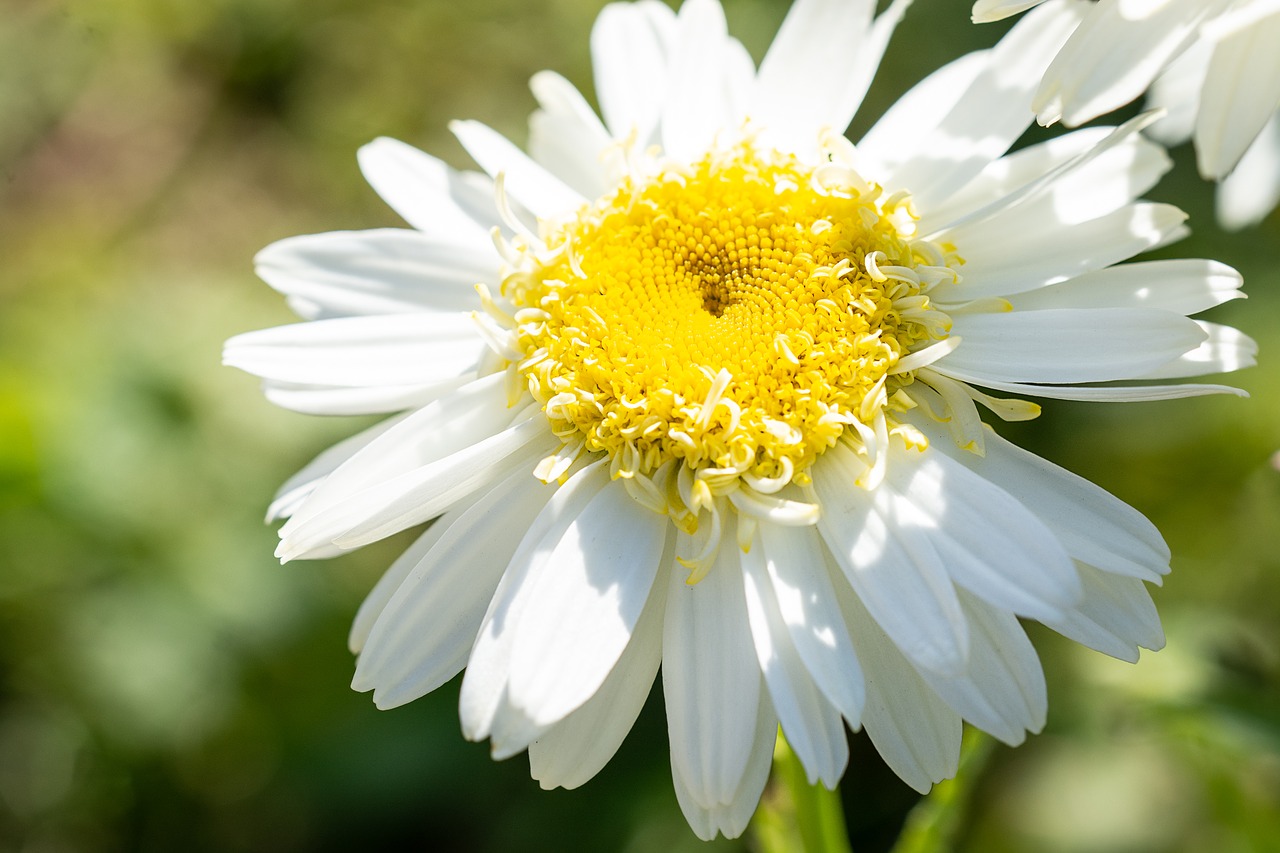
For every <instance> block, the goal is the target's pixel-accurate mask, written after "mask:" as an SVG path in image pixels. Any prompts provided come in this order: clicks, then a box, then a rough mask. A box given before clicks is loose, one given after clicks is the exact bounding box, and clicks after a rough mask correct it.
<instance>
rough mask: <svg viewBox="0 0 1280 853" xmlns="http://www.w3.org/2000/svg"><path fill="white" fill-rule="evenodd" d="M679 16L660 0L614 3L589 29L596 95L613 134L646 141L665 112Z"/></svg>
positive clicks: (643, 142)
mask: <svg viewBox="0 0 1280 853" xmlns="http://www.w3.org/2000/svg"><path fill="white" fill-rule="evenodd" d="M675 23H676V16H675V13H674V12H672V11H671V7H670V6H667V5H666V4H664V3H661V2H659V0H640V2H638V3H610V4H609V5H607V6H605V7H604V9H602V10H601V11H600V15H599V17H597V18H596V23H595V26H594V28H593V29H592V30H591V65H592V67H593V68H594V69H595V83H596V97H597V98H598V99H599V101H600V112H601V114H602V115H603V116H604V121H605V124H606V125H607V126H608V128H609V132H610V133H611V134H612V135H613V137H614V138H615V139H625V138H627V136H628V135H630V134H631V133H633V132H634V133H635V134H636V137H637V142H638V144H639V145H640V147H642V148H643V147H644V146H646V145H648V143H649V142H650V140H651V138H652V136H653V131H654V129H655V128H656V127H657V126H658V119H659V118H660V117H661V115H662V99H663V96H664V94H665V93H666V90H667V78H668V62H669V54H670V51H671V46H670V42H671V39H672V37H673V33H674V30H675Z"/></svg>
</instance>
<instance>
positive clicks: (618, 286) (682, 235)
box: [503, 141, 955, 515]
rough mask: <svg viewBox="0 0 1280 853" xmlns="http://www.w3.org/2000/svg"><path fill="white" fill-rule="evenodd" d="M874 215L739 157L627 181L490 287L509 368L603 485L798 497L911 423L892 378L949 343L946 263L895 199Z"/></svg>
mask: <svg viewBox="0 0 1280 853" xmlns="http://www.w3.org/2000/svg"><path fill="white" fill-rule="evenodd" d="M881 195H882V194H881V191H880V189H879V188H878V187H876V186H874V185H868V184H866V183H865V182H864V181H862V179H861V178H860V177H859V176H858V175H857V174H856V173H854V172H853V171H852V170H851V169H849V168H847V167H844V166H840V165H837V164H836V163H828V164H826V165H824V166H820V167H817V168H815V167H812V166H807V165H805V164H802V163H800V162H798V161H797V160H796V159H795V158H794V157H791V156H788V155H783V154H779V153H777V152H773V151H762V150H758V149H757V148H755V147H754V145H753V144H752V143H751V142H749V141H748V142H743V143H741V144H739V145H737V146H736V147H732V148H729V149H725V150H717V151H713V152H711V153H710V154H708V155H707V156H705V157H704V158H703V159H702V160H700V161H698V162H696V163H694V164H692V165H679V166H677V165H665V166H664V167H662V168H661V169H660V170H658V171H657V173H656V174H654V175H652V176H650V177H647V178H645V179H634V178H633V179H628V180H626V181H624V182H623V183H622V184H621V186H619V187H618V189H617V190H616V191H615V192H614V193H613V194H612V195H610V196H607V197H605V198H603V199H601V200H600V201H598V202H596V203H595V204H593V205H591V206H590V207H587V208H584V209H583V210H582V211H581V212H580V213H579V214H578V215H577V217H576V218H574V219H572V220H571V221H568V222H565V223H561V224H558V225H553V226H548V225H546V224H545V223H544V226H543V229H544V233H543V242H544V243H545V245H546V247H547V250H546V251H545V252H540V253H539V254H538V255H537V256H536V257H532V258H531V259H530V260H529V261H528V262H527V263H525V264H523V265H522V268H521V269H518V270H516V271H514V272H512V273H511V274H510V275H509V276H508V277H507V278H506V279H505V281H504V283H503V292H504V294H505V295H506V296H507V297H508V298H509V299H510V300H511V301H512V302H513V303H514V305H515V306H516V307H517V309H518V310H517V312H516V315H515V318H514V319H515V323H516V325H515V330H514V331H515V339H516V340H517V341H518V349H519V350H520V351H522V352H523V353H524V358H523V359H522V360H520V361H518V363H517V365H516V367H517V369H518V371H519V372H520V374H522V375H523V376H524V378H525V380H526V381H527V383H528V387H529V390H530V391H531V393H532V394H533V396H534V398H535V399H537V400H538V401H539V402H540V403H542V404H543V407H544V411H545V412H546V416H547V418H548V419H549V420H550V422H551V425H552V428H553V429H554V430H555V432H556V433H557V434H558V435H559V436H560V437H561V438H562V439H563V440H564V441H565V442H566V445H569V446H571V447H572V448H574V449H575V450H576V451H579V452H580V451H582V450H585V451H587V452H591V453H605V454H608V455H609V457H610V458H611V464H612V469H613V473H614V475H615V476H620V477H626V478H633V477H637V476H641V477H643V478H653V476H654V474H655V472H658V471H659V470H660V469H662V468H663V466H664V465H667V464H668V463H672V462H674V463H675V467H676V468H683V469H687V472H686V478H687V477H688V476H689V475H692V476H693V477H695V478H696V479H698V480H700V481H702V482H704V483H705V484H706V490H708V491H709V492H710V493H711V494H725V493H728V492H730V491H733V490H735V489H737V488H739V487H740V486H743V485H746V486H749V487H751V488H753V489H756V490H757V491H759V492H762V493H768V492H774V491H777V490H778V489H780V488H781V487H782V486H784V485H786V484H787V483H790V482H798V483H804V482H807V479H808V477H807V474H806V472H807V470H808V468H809V466H810V465H812V464H813V462H814V460H815V459H816V458H817V457H818V456H819V454H821V453H822V452H823V451H824V450H825V449H827V448H829V447H831V446H832V445H833V444H834V443H835V442H836V441H837V440H840V439H841V438H842V436H844V437H846V438H847V439H849V440H852V441H854V442H855V443H856V442H857V440H858V436H859V435H869V434H871V432H872V431H874V430H875V429H876V427H877V423H876V422H877V419H878V418H879V419H881V422H880V424H879V428H880V429H881V430H883V429H884V421H883V418H884V416H885V413H886V412H892V411H893V410H894V409H895V408H905V407H908V406H910V405H912V403H911V402H910V401H909V400H907V399H906V398H905V397H904V396H903V395H901V394H899V393H898V392H899V391H900V390H901V389H902V388H904V387H905V386H907V385H909V384H911V383H912V381H913V379H914V377H913V373H912V370H911V369H902V368H910V363H907V364H904V363H903V361H902V360H903V359H904V358H905V357H906V356H908V355H909V354H910V353H912V352H915V351H917V350H919V349H921V348H923V347H925V346H928V345H929V344H933V343H935V342H937V341H939V340H941V339H943V338H945V337H946V334H947V329H948V327H949V319H948V318H947V317H946V316H945V315H944V314H941V313H939V312H938V311H937V310H936V309H934V308H933V307H932V306H931V305H930V302H929V298H928V295H927V292H928V290H929V289H930V288H931V287H932V286H933V285H934V284H936V283H937V282H939V281H942V280H953V279H954V278H955V274H954V272H953V271H952V270H951V268H950V267H949V266H948V263H954V260H955V259H954V257H953V256H948V255H947V254H946V253H945V252H944V251H943V250H942V249H940V248H939V247H937V246H935V245H933V244H931V243H927V242H925V241H921V240H916V239H914V238H913V237H912V231H913V227H914V217H913V216H912V215H911V213H910V207H909V204H908V199H907V198H906V196H905V194H899V195H897V196H892V197H889V198H882V197H881ZM900 366H901V367H900ZM689 503H690V501H689V500H688V497H687V496H686V498H685V500H684V504H685V505H686V506H685V508H686V509H689V510H692V511H693V512H694V514H695V515H696V512H697V509H698V507H696V506H688V504H689ZM695 503H696V501H695Z"/></svg>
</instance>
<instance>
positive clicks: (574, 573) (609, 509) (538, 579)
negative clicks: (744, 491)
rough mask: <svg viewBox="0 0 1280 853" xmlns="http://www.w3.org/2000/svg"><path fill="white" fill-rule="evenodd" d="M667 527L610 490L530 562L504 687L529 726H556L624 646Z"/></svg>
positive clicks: (617, 488)
mask: <svg viewBox="0 0 1280 853" xmlns="http://www.w3.org/2000/svg"><path fill="white" fill-rule="evenodd" d="M670 529H671V523H670V522H669V521H668V520H667V517H666V516H664V515H659V514H658V513H656V512H653V511H652V510H649V509H645V508H644V507H642V506H640V505H639V504H638V503H636V502H635V501H634V500H633V499H632V498H631V495H630V493H628V492H627V490H626V489H625V488H623V487H622V484H621V483H614V484H612V485H611V486H609V487H606V488H604V489H602V490H601V491H599V492H598V493H597V494H596V495H595V497H593V498H592V499H591V501H590V502H589V503H588V504H587V505H586V506H585V507H583V509H582V512H581V513H580V514H579V515H578V517H577V518H575V519H573V521H572V522H571V523H570V524H569V526H568V527H567V528H565V530H564V532H563V535H562V536H561V537H560V539H559V541H555V542H553V541H549V540H545V539H544V540H543V544H542V546H540V547H539V548H538V549H537V550H536V551H535V552H534V553H533V554H532V555H531V557H530V560H531V562H532V566H531V568H530V570H529V575H528V578H527V579H526V581H525V582H524V583H523V584H522V585H521V587H520V590H519V593H518V594H519V596H521V597H522V598H523V599H524V603H523V604H522V605H520V606H519V611H520V616H519V618H518V620H517V621H516V623H515V624H514V625H513V626H512V628H511V630H514V632H515V634H514V636H513V638H512V648H513V650H512V653H511V676H510V679H509V681H508V684H507V693H508V700H509V701H510V702H511V704H512V705H513V706H515V707H516V708H518V709H519V710H520V711H521V712H522V713H524V714H525V715H526V716H527V717H528V718H529V719H531V720H533V721H534V722H535V723H537V724H540V725H541V724H549V723H555V722H558V721H559V720H561V719H563V718H564V717H565V715H567V714H568V713H569V712H570V711H573V710H574V709H575V708H577V707H579V706H580V705H582V703H583V702H586V701H587V699H589V698H591V695H592V694H593V693H595V692H596V690H597V689H598V688H599V687H600V684H601V683H602V682H603V681H604V679H605V677H606V676H607V675H608V674H609V671H610V670H611V669H613V666H614V664H615V663H617V661H618V656H619V655H621V654H622V650H623V649H625V648H626V646H627V643H628V642H629V641H630V639H631V633H632V631H633V630H634V629H635V626H636V622H637V620H639V618H640V611H641V610H642V609H643V607H644V603H645V601H646V600H647V599H648V598H649V590H650V588H651V587H652V586H653V579H654V577H655V576H656V575H657V573H658V562H659V558H660V557H661V556H662V551H663V543H664V541H665V540H666V537H667V534H668V531H669V530H670Z"/></svg>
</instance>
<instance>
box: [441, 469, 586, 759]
mask: <svg viewBox="0 0 1280 853" xmlns="http://www.w3.org/2000/svg"><path fill="white" fill-rule="evenodd" d="M607 484H608V474H607V470H606V466H605V465H604V464H603V462H602V461H600V460H597V461H596V462H594V463H592V464H591V465H588V466H587V467H585V468H583V469H582V470H580V471H578V472H577V473H576V474H574V475H573V476H572V477H570V478H569V479H568V480H567V481H565V483H564V485H562V486H561V487H560V488H558V489H556V491H555V494H553V495H552V496H551V499H550V500H549V501H547V503H546V505H545V506H543V507H542V509H541V510H540V511H539V512H538V514H537V516H536V517H535V518H534V519H533V521H532V522H531V523H530V524H528V525H527V526H525V527H521V528H518V531H517V532H518V533H519V534H520V540H519V542H520V544H519V545H518V546H517V547H516V550H515V553H514V554H512V557H511V560H510V563H509V564H508V568H507V570H506V571H505V572H504V573H503V575H502V580H501V581H499V583H498V587H497V590H496V591H495V592H494V594H493V598H492V600H491V601H490V602H489V608H488V610H487V611H486V612H485V614H484V620H483V621H482V622H481V625H480V630H479V632H478V633H477V635H476V639H475V645H474V646H473V647H472V649H471V657H470V659H469V660H468V662H467V672H466V675H465V676H463V679H462V693H461V696H460V698H459V703H458V711H459V715H460V716H461V718H462V733H463V734H464V735H465V736H466V737H467V739H468V740H483V739H484V738H487V737H489V736H490V735H491V734H492V733H493V731H494V727H495V726H494V724H495V720H496V718H497V717H498V716H499V714H500V713H501V712H504V711H505V710H506V708H507V704H508V703H507V682H508V679H509V678H510V675H511V654H512V651H513V648H512V644H511V640H512V638H513V637H514V636H515V631H514V630H513V629H514V627H515V625H516V623H517V622H518V621H519V619H520V608H521V607H523V606H524V603H525V602H526V601H527V596H522V595H521V593H520V590H521V587H523V586H524V585H525V584H526V583H527V582H528V579H529V574H530V572H531V571H532V569H533V566H534V564H535V560H534V557H535V555H536V554H537V553H538V552H539V550H541V549H543V548H545V547H548V546H549V544H550V543H554V542H559V541H560V539H561V538H563V535H564V531H565V530H566V529H567V528H568V527H569V525H570V524H572V523H573V522H574V520H575V519H576V518H578V516H579V515H581V514H582V511H583V509H585V508H586V506H587V504H589V503H590V502H591V499H592V498H594V497H595V496H596V494H598V493H599V491H600V490H601V489H603V488H604V487H605V486H606V485H607ZM539 734H541V732H537V731H534V732H530V733H528V735H529V740H528V741H525V744H522V745H521V746H518V747H516V748H515V749H514V750H512V752H511V754H514V753H515V752H519V751H520V749H522V748H523V747H524V746H525V745H527V744H528V743H529V741H532V740H533V739H534V738H536V737H537V736H538V735H539ZM496 748H497V744H495V750H496Z"/></svg>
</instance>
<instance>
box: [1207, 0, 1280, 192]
mask: <svg viewBox="0 0 1280 853" xmlns="http://www.w3.org/2000/svg"><path fill="white" fill-rule="evenodd" d="M1277 45H1280V14H1272V15H1270V16H1267V17H1264V18H1262V20H1259V21H1255V22H1254V23H1253V24H1252V25H1251V26H1248V27H1243V28H1240V29H1237V30H1236V31H1234V32H1232V33H1231V34H1229V35H1226V36H1224V37H1223V38H1222V39H1221V40H1219V41H1218V43H1217V46H1216V47H1215V48H1214V50H1213V58H1212V59H1211V60H1209V72H1208V75H1207V76H1206V77H1205V81H1204V88H1203V90H1202V91H1201V93H1200V112H1199V114H1198V115H1197V116H1196V128H1195V142H1196V163H1197V165H1198V166H1199V168H1200V174H1202V175H1204V176H1205V177H1206V178H1222V177H1223V176H1225V175H1227V174H1228V173H1229V172H1230V171H1231V170H1232V169H1234V168H1235V166H1236V164H1237V163H1239V162H1240V158H1241V157H1243V156H1244V153H1245V151H1246V150H1248V148H1249V146H1250V145H1251V144H1252V143H1253V141H1254V140H1255V139H1256V138H1257V136H1258V134H1259V133H1261V132H1262V129H1263V128H1264V127H1266V125H1267V122H1269V121H1271V120H1272V117H1273V116H1274V115H1275V114H1276V110H1277V109H1280V50H1278V49H1277Z"/></svg>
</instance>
